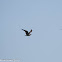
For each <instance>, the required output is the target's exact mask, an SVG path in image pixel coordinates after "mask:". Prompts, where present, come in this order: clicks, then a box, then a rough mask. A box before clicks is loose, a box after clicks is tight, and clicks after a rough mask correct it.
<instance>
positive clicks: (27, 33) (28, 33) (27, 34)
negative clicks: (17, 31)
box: [22, 29, 32, 36]
mask: <svg viewBox="0 0 62 62" xmlns="http://www.w3.org/2000/svg"><path fill="white" fill-rule="evenodd" d="M22 30H23V31H25V33H26V35H25V36H30V35H31V34H30V33H31V32H32V29H31V30H30V32H28V31H27V30H24V29H22Z"/></svg>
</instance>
